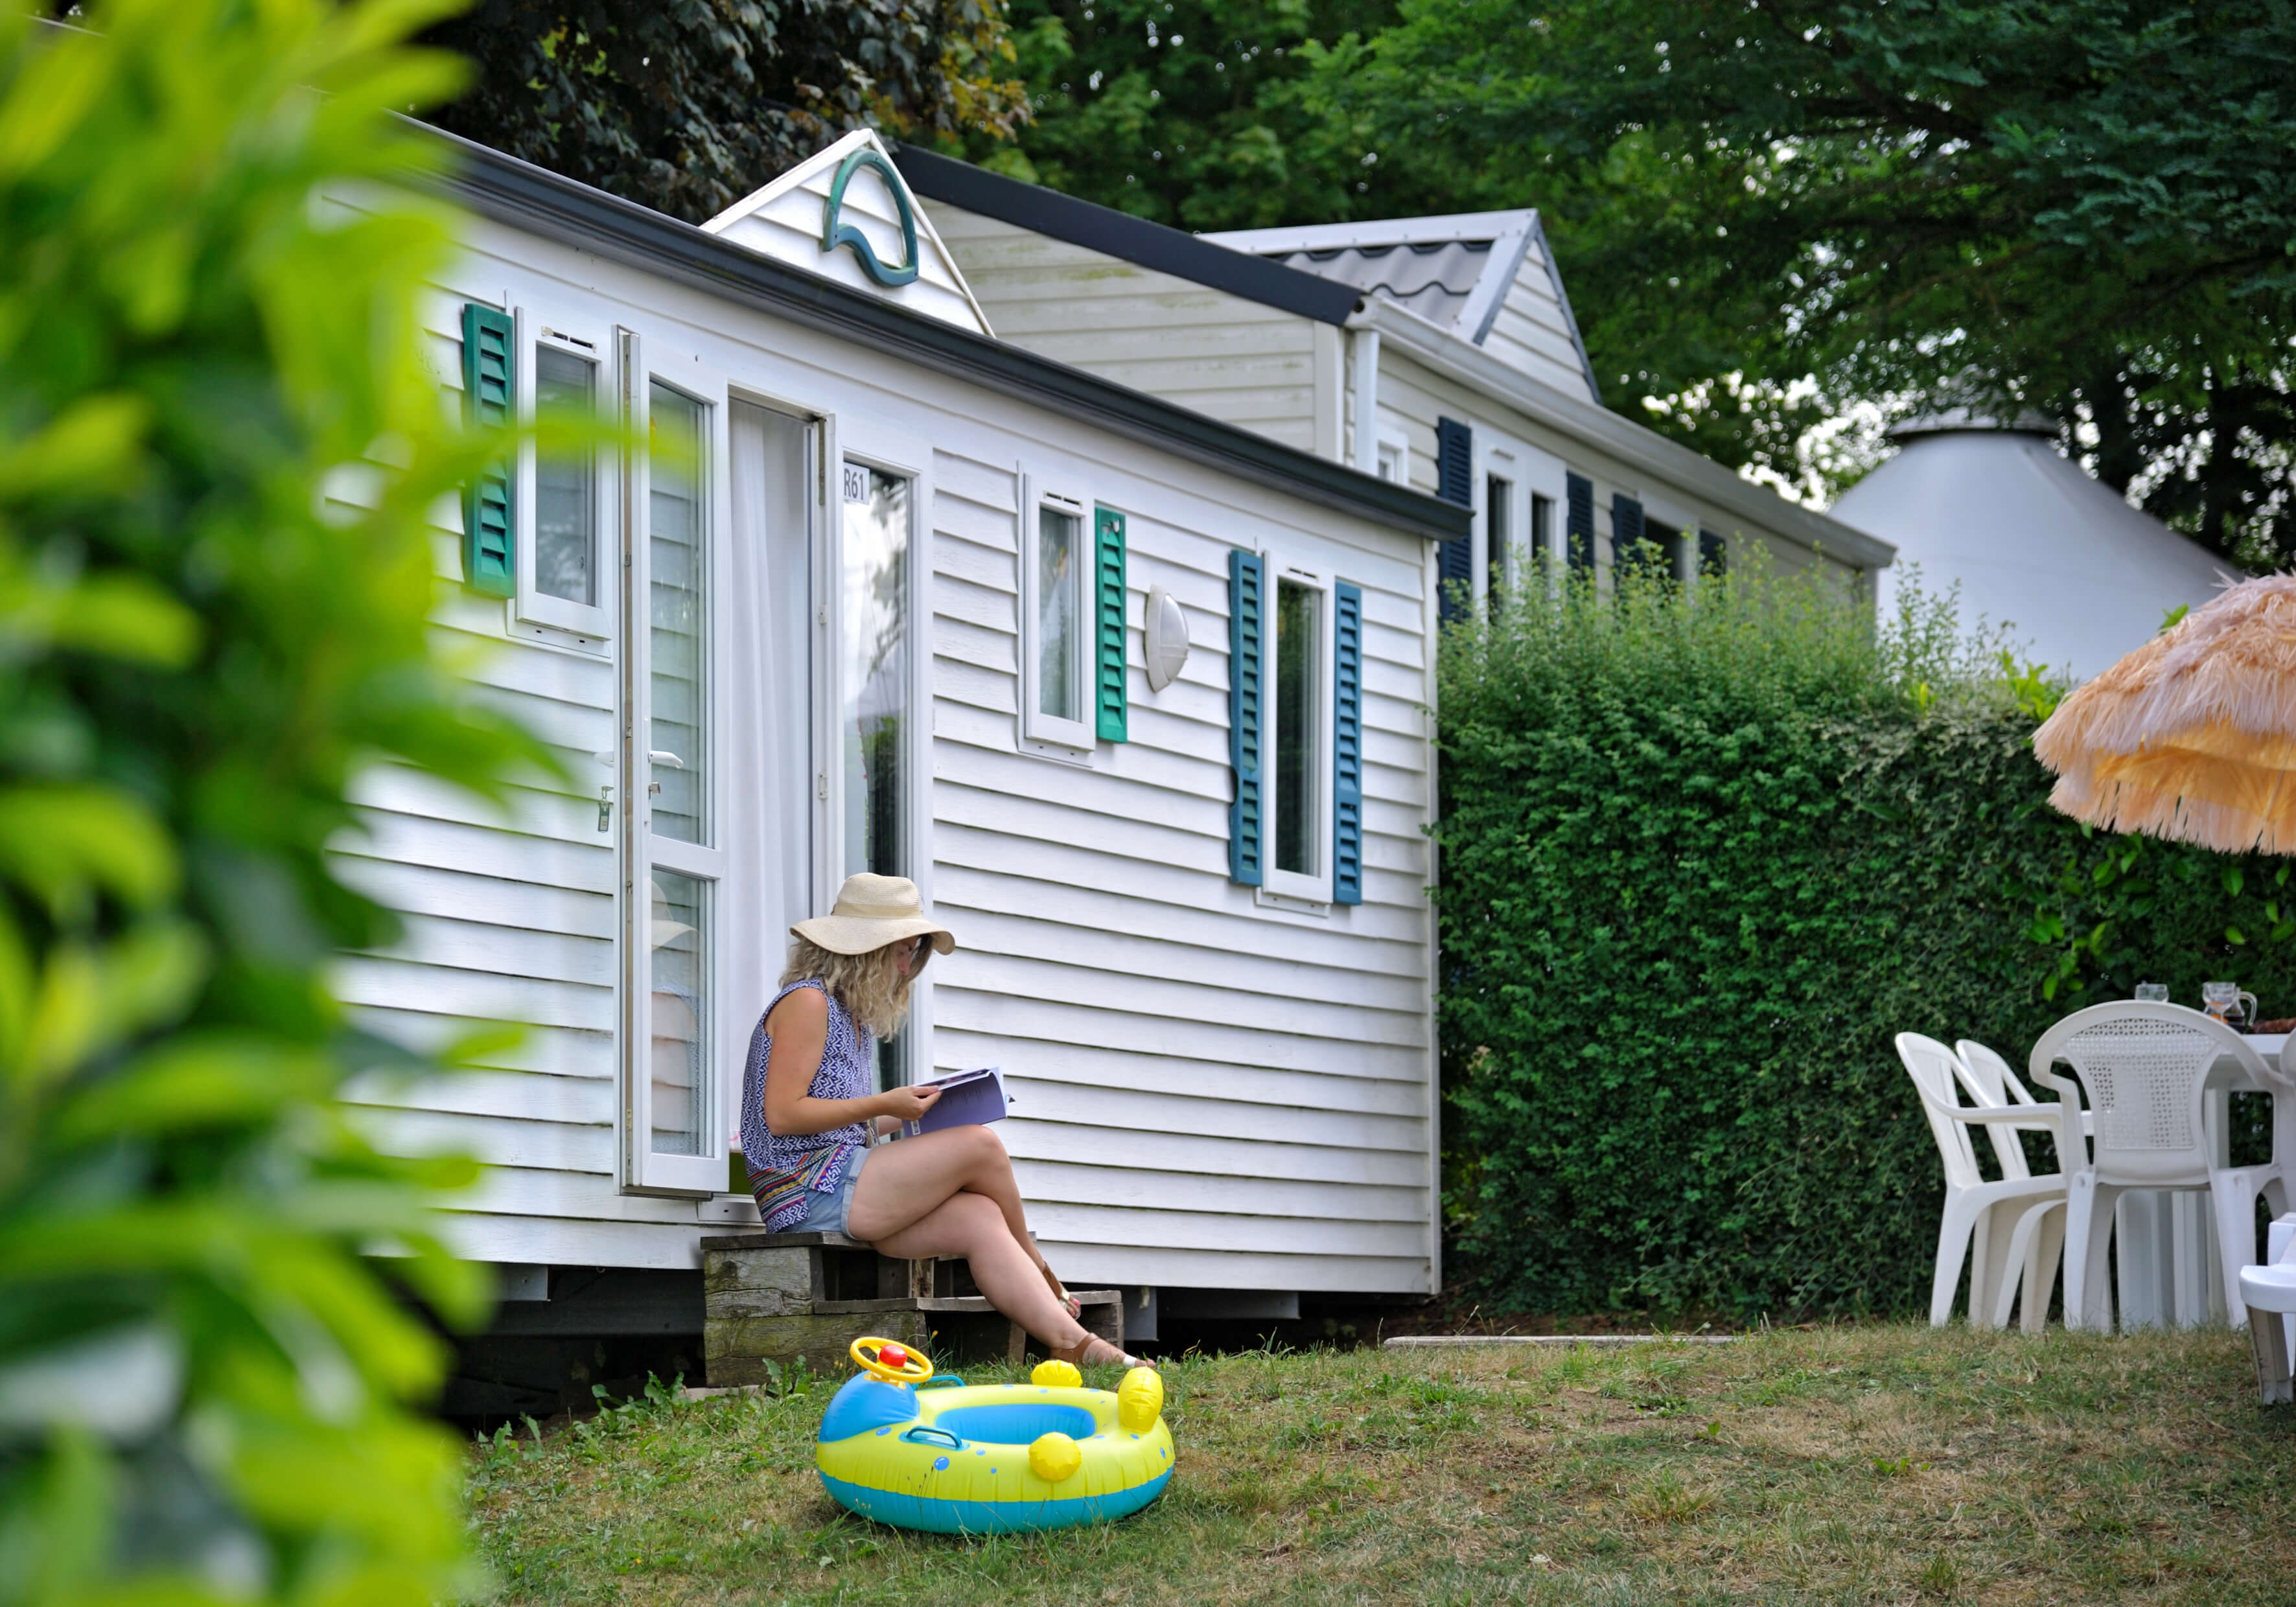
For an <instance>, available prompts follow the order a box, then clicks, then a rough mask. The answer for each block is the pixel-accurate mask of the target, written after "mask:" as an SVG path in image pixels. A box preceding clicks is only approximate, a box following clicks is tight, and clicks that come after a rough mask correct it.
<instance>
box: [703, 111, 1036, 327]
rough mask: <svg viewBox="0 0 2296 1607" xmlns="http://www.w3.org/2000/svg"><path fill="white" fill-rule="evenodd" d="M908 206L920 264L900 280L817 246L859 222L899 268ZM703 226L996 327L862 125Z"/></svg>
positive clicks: (966, 323)
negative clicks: (883, 278) (834, 201)
mask: <svg viewBox="0 0 2296 1607" xmlns="http://www.w3.org/2000/svg"><path fill="white" fill-rule="evenodd" d="M849 160H851V161H853V163H854V165H853V167H852V169H851V171H850V172H849V173H848V174H847V177H846V183H845V190H844V193H843V194H842V196H841V197H840V198H839V205H838V208H837V213H836V216H835V217H833V218H831V217H828V214H829V210H830V199H831V192H832V189H834V187H835V185H836V183H837V177H838V175H839V173H840V171H844V170H845V168H846V164H847V162H848V161H849ZM905 213H906V215H907V217H910V218H911V219H913V220H914V227H915V232H916V270H917V271H916V275H915V276H914V278H912V279H910V280H909V281H908V283H905V284H891V285H888V284H885V283H881V282H880V281H879V280H878V279H877V278H876V277H875V276H874V275H872V274H871V273H870V272H869V269H868V266H867V265H866V264H865V262H864V260H863V258H862V255H861V252H860V250H859V249H858V248H857V246H856V245H854V244H852V243H842V244H832V245H830V246H828V247H826V248H824V245H823V240H824V235H825V234H835V233H841V232H842V231H843V230H845V229H851V230H854V231H857V232H858V234H860V236H861V238H862V239H863V240H865V241H866V242H868V247H869V250H871V251H873V253H874V254H875V258H876V260H877V262H878V263H879V264H880V265H881V266H882V267H884V268H886V269H889V270H893V271H895V272H896V273H897V274H898V270H899V269H901V268H902V267H903V266H906V261H907V253H906V245H905V242H904V240H903V238H902V229H901V219H902V217H903V215H904V214H905ZM701 226H702V227H703V228H704V229H707V230H708V231H709V233H710V234H719V235H723V236H724V237H725V238H726V239H727V240H729V241H732V242H734V244H736V245H742V246H746V247H748V248H749V249H750V250H753V251H755V252H757V253H758V255H759V256H760V257H770V258H773V259H774V260H775V261H776V262H785V263H787V264H789V265H790V266H791V267H797V268H803V269H804V270H805V271H806V272H807V273H808V274H818V275H821V276H822V277H823V278H824V279H833V280H835V281H836V282H837V283H840V284H847V285H851V286H852V287H853V288H854V289H856V290H861V291H868V292H869V293H870V294H871V295H873V296H881V297H883V298H884V299H886V300H888V301H895V302H898V303H899V304H900V305H901V306H903V307H908V308H909V309H910V310H912V311H914V312H920V313H923V314H924V315H926V316H928V317H933V318H939V319H940V320H941V321H942V322H943V323H945V324H956V325H957V326H958V327H959V328H962V329H969V330H972V331H974V332H977V333H980V334H984V335H993V334H994V333H996V331H994V330H992V329H990V328H989V327H988V316H987V315H986V314H984V313H983V312H982V311H981V310H980V303H979V302H978V301H975V300H974V299H972V291H971V290H970V289H969V288H967V286H966V284H965V283H964V275H961V274H959V273H958V272H957V270H956V260H955V258H953V257H951V256H950V255H949V254H948V251H947V249H946V248H944V247H943V246H942V244H941V242H940V236H939V234H935V233H934V232H933V226H932V222H931V219H930V218H928V217H926V216H925V213H924V209H923V208H922V207H920V206H918V205H917V204H916V202H915V201H914V198H912V197H911V195H910V194H909V191H908V186H907V185H906V184H905V183H903V182H902V179H901V176H900V174H899V173H898V171H897V170H896V169H895V168H894V167H893V161H892V158H891V157H890V155H889V154H887V152H886V150H885V147H884V145H883V144H882V143H881V142H880V141H879V140H878V138H877V136H876V135H874V134H873V133H872V132H870V131H869V130H868V129H866V128H861V129H857V130H855V131H854V132H853V133H851V134H849V135H846V136H845V137H844V138H843V139H841V140H839V141H838V142H837V143H835V144H833V145H832V146H830V147H829V148H828V149H827V150H826V151H823V152H819V153H817V154H816V155H814V156H811V157H808V158H807V159H806V160H804V161H801V162H799V164H798V165H797V166H796V167H794V168H791V169H790V170H789V171H788V172H786V173H784V174H783V175H782V176H780V177H779V178H777V179H775V180H774V182H773V183H771V184H767V185H766V186H765V187H764V188H763V189H761V190H758V191H757V192H756V193H753V194H751V195H750V196H748V197H746V198H744V199H743V200H741V201H735V202H734V204H733V205H732V206H730V207H728V208H726V209H725V210H724V211H723V212H720V213H718V214H717V217H713V218H711V219H710V220H709V222H708V223H705V224H703V225H701Z"/></svg>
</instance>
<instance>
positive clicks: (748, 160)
mask: <svg viewBox="0 0 2296 1607" xmlns="http://www.w3.org/2000/svg"><path fill="white" fill-rule="evenodd" d="M427 37H428V40H429V42H430V43H431V44H435V45H444V46H446V47H447V48H449V49H452V50H455V51H459V52H461V53H463V55H465V56H468V57H469V58H470V59H471V61H472V62H473V63H475V65H476V67H477V71H476V73H475V75H474V78H473V82H472V86H471V89H470V91H469V93H467V94H465V95H463V98H462V99H461V100H459V101H457V102H455V103H454V104H453V105H452V106H449V107H447V108H445V109H443V110H442V111H440V112H439V113H438V114H437V116H436V119H435V120H436V121H437V122H439V125H440V126H441V127H447V128H449V129H452V130H453V131H454V132H455V133H457V134H461V135H467V136H469V137H470V138H471V139H474V140H477V141H478V142H479V143H481V144H485V145H490V146H492V147H494V148H495V149H496V150H497V151H506V152H510V153H511V154H512V155H513V156H518V157H522V158H524V159H525V160H528V161H531V162H535V163H537V164H538V165H540V166H542V167H545V168H550V169H552V170H553V172H558V173H563V174H566V175H567V176H570V177H573V178H578V179H580V180H582V181H583V182H584V183H586V184H595V185H597V186H598V187H599V188H600V189H602V190H608V191H611V192H612V193H615V194H617V195H623V196H627V197H628V198H629V199H631V200H633V201H644V203H645V204H647V205H648V206H651V207H655V208H658V209H660V210H662V211H665V212H668V213H670V214H672V215H674V216H676V217H684V218H685V219H687V220H689V221H692V222H699V221H701V219H703V218H705V217H709V216H710V215H712V214H713V213H716V212H717V211H719V210H721V209H724V208H725V207H726V206H728V205H730V204H731V203H732V202H734V201H738V200H740V199H741V198H742V196H744V195H746V194H748V193H750V191H751V190H754V189H755V188H757V187H758V185H759V184H764V183H765V182H766V181H767V179H770V178H772V177H773V176H775V174H777V173H779V172H781V171H782V170H783V168H787V167H789V166H790V165H791V163H793V162H796V161H799V160H802V159H803V158H805V157H808V156H810V155H812V154H813V152H816V151H817V150H819V149H820V148H821V147H822V146H824V145H825V144H827V143H830V141H832V140H833V139H835V138H836V137H837V136H838V135H841V134H844V133H846V132H847V131H848V130H849V129H853V128H857V127H875V128H881V129H883V130H885V131H886V132H888V133H890V134H895V135H903V136H905V137H908V138H913V139H932V138H935V137H946V138H955V136H956V135H959V134H961V133H964V132H965V131H978V132H981V133H984V134H986V135H990V136H993V137H1005V136H1009V135H1010V134H1011V132H1012V128H1013V119H1014V118H1015V116H1016V115H1017V114H1018V112H1019V110H1020V106H1021V85H1020V83H1019V82H1018V80H1017V79H1014V78H1011V77H1009V76H1006V75H1008V74H1009V71H1010V64H1011V61H1012V56H1013V52H1012V48H1011V46H1010V45H1009V44H1008V43H1007V42H1006V40H1005V13H1004V7H1003V5H1002V4H999V3H998V0H850V3H848V4H832V3H831V0H672V3H671V4H659V3H656V4H648V3H647V0H480V4H477V5H476V6H475V7H473V8H472V9H471V11H470V12H469V13H468V14H466V15H463V16H460V17H456V18H455V19H453V20H449V21H447V22H443V23H440V24H439V25H438V26H437V27H435V28H433V29H431V30H430V33H429V35H428V36H427Z"/></svg>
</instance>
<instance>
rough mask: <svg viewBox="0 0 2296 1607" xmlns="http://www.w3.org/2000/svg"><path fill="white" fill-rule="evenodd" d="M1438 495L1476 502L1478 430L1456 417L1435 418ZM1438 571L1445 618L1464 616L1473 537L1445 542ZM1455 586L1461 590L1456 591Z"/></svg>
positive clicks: (1461, 502) (1453, 500) (1470, 578)
mask: <svg viewBox="0 0 2296 1607" xmlns="http://www.w3.org/2000/svg"><path fill="white" fill-rule="evenodd" d="M1435 495H1436V496H1439V497H1441V498H1442V499H1443V500H1444V501H1445V502H1449V503H1456V504H1459V506H1461V507H1463V508H1468V507H1472V506H1473V505H1474V502H1475V432H1474V431H1473V430H1470V429H1468V428H1467V426H1466V425H1464V424H1463V423H1461V422H1459V421H1458V420H1456V419H1437V420H1436V421H1435ZM1435 574H1436V580H1437V583H1438V584H1439V585H1440V586H1442V588H1443V594H1442V612H1443V618H1444V619H1458V618H1460V617H1461V615H1462V614H1463V613H1464V611H1465V606H1466V605H1465V604H1464V603H1463V602H1462V601H1460V600H1459V599H1460V597H1461V594H1462V593H1463V592H1464V588H1465V587H1467V586H1471V585H1472V584H1473V582H1474V578H1475V549H1474V545H1473V543H1472V539H1471V538H1470V537H1464V536H1462V537H1459V538H1458V539H1456V540H1455V541H1447V542H1445V543H1444V544H1443V545H1442V550H1441V552H1440V553H1439V556H1438V562H1437V564H1436V571H1435ZM1454 586H1456V587H1458V588H1460V589H1459V590H1458V591H1455V590H1454V589H1453V587H1454Z"/></svg>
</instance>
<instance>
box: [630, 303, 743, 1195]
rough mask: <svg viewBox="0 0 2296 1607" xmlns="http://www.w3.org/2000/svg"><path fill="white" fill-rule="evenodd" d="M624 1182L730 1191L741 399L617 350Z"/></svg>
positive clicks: (675, 352) (711, 376)
mask: <svg viewBox="0 0 2296 1607" xmlns="http://www.w3.org/2000/svg"><path fill="white" fill-rule="evenodd" d="M617 356H618V358H619V370H620V374H621V381H622V382H621V387H620V391H621V394H620V398H619V401H620V407H621V413H622V420H623V423H624V425H625V427H626V429H627V439H628V441H629V442H630V443H631V444H630V446H629V447H628V449H627V453H626V455H625V461H624V468H623V486H624V498H623V510H622V521H621V525H622V530H623V542H622V552H621V559H622V562H621V564H620V566H619V567H620V569H621V574H622V583H621V589H622V615H623V618H624V619H627V620H629V621H630V628H629V629H628V631H627V633H626V636H627V640H626V642H625V644H624V649H623V652H622V655H621V657H622V675H621V685H620V693H621V701H622V720H621V732H620V759H621V763H620V767H619V779H620V782H621V784H622V786H623V788H624V791H623V793H622V796H623V798H624V799H625V800H626V803H625V807H624V810H623V820H624V822H625V830H624V832H623V835H622V855H621V863H622V886H621V895H622V898H621V903H622V910H623V921H624V926H623V934H624V943H623V954H624V962H623V972H622V997H623V1010H622V1021H621V1025H622V1041H623V1045H624V1050H623V1054H622V1055H621V1057H620V1058H621V1065H622V1076H623V1095H624V1097H623V1099H622V1101H621V1102H620V1104H621V1114H622V1118H623V1144H622V1161H623V1185H624V1186H625V1187H626V1188H627V1189H629V1190H631V1191H633V1192H639V1193H677V1194H714V1193H719V1192H721V1191H722V1190H723V1188H724V1187H725V1183H726V1119H725V1109H726V1102H725V1098H724V1092H723V1088H722V1086H721V1080H722V1077H723V1068H724V1067H725V1066H726V1065H727V1064H728V1063H730V1061H731V1058H732V1057H731V1052H730V1050H729V1048H728V1045H727V1029H726V1020H725V1010H724V1005H723V999H724V994H725V986H724V984H725V980H726V979H725V975H724V970H725V968H724V963H723V959H722V953H721V951H722V949H723V947H724V941H723V938H724V931H725V923H726V922H727V921H728V920H729V919H732V918H734V916H735V915H736V914H739V912H735V911H731V910H728V909H726V907H725V905H726V900H725V899H724V898H722V897H721V896H720V894H721V890H722V889H723V887H724V884H725V882H726V873H727V855H726V844H725V831H726V820H727V810H726V779H725V770H726V762H725V761H726V744H725V743H724V742H723V741H722V733H723V730H724V720H723V717H722V704H723V702H724V700H725V697H726V681H727V675H726V644H727V639H728V632H727V628H726V627H727V619H726V592H727V586H726V578H727V576H728V573H729V568H730V566H729V561H728V559H729V554H728V549H727V539H728V531H729V529H730V527H731V523H732V519H731V510H730V505H729V497H730V494H729V489H728V474H727V463H728V461H729V452H728V445H727V436H726V429H727V414H728V406H727V394H726V381H725V379H724V377H723V376H722V375H720V374H718V373H716V372H715V371H714V370H711V369H709V368H708V367H706V366H705V365H702V364H701V362H700V361H699V360H698V359H697V358H696V357H694V356H693V354H692V353H690V352H685V351H682V350H679V349H677V348H674V347H672V346H671V345H669V344H668V342H665V341H658V340H654V339H653V338H652V337H648V338H646V340H644V343H643V344H641V341H640V338H639V336H638V335H637V334H636V333H635V332H630V331H627V330H625V331H623V332H620V334H619V340H618V353H617Z"/></svg>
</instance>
